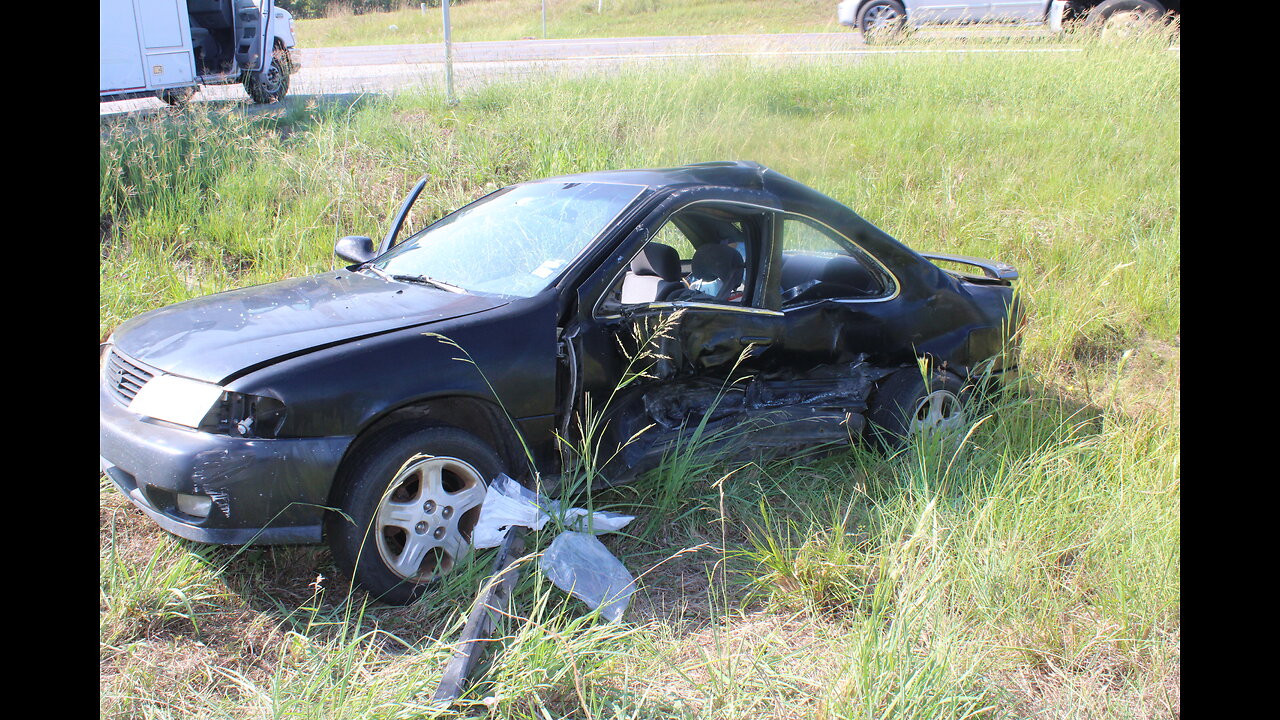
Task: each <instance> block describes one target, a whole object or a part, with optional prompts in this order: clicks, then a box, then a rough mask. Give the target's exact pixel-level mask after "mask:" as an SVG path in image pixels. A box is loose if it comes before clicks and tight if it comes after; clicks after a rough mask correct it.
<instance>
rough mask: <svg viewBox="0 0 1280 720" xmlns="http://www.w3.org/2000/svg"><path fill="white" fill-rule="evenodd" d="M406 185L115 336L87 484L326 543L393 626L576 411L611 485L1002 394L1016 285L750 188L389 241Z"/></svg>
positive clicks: (570, 183)
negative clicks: (281, 268) (261, 270)
mask: <svg viewBox="0 0 1280 720" xmlns="http://www.w3.org/2000/svg"><path fill="white" fill-rule="evenodd" d="M425 182H426V181H425V179H424V180H423V181H421V182H419V183H418V185H417V187H416V188H415V189H414V191H413V192H412V193H411V194H410V196H409V197H408V198H407V199H406V201H405V203H404V205H403V206H402V208H401V209H400V212H399V214H398V215H397V217H396V218H395V220H394V222H393V224H392V227H391V230H390V231H389V232H388V233H387V235H386V236H385V237H384V238H383V239H382V240H381V242H380V243H376V244H375V242H374V241H373V240H372V239H370V238H368V237H346V238H342V239H341V240H339V241H338V243H337V245H336V249H335V251H336V253H337V255H338V256H339V257H341V258H342V259H344V260H345V261H346V262H348V263H350V264H349V265H347V266H346V267H343V268H341V269H338V270H332V271H329V272H324V273H320V274H318V275H314V276H311V277H304V278H299V279H294V280H286V281H283V282H277V283H272V284H268V285H262V286H258V287H250V288H245V289H241V290H234V291H229V292H224V293H219V294H215V295H211V296H207V297H203V298H199V299H195V300H191V301H187V302H183V303H179V304H176V305H172V306H169V307H164V308H160V309H158V310H154V311H151V312H148V313H145V314H143V315H141V316H139V317H136V318H134V319H132V320H129V321H128V322H125V323H124V324H122V325H121V326H120V327H119V328H117V329H116V330H115V332H114V333H113V335H112V336H111V337H110V338H109V339H108V341H107V342H106V343H105V344H104V349H103V359H102V380H101V389H100V398H99V407H100V418H101V424H100V428H101V429H100V439H101V442H100V453H101V463H102V469H103V471H104V472H105V473H106V475H107V476H108V477H109V478H110V479H111V480H112V481H113V482H114V483H115V484H116V485H117V486H118V487H119V489H120V490H121V491H122V492H124V493H125V494H126V495H128V497H129V498H130V499H131V500H132V501H133V502H134V503H135V504H136V505H137V506H138V507H140V508H141V509H142V510H143V511H144V512H145V513H146V514H147V515H149V516H150V517H151V518H152V519H154V520H155V521H156V522H157V523H159V524H160V525H161V526H163V527H164V528H165V529H167V530H169V531H170V532H172V533H174V534H177V535H179V536H182V537H184V538H189V539H191V540H197V541H200V542H209V543H248V542H258V543H315V542H321V541H327V542H328V543H329V545H330V547H331V548H332V549H333V553H334V557H335V559H336V561H337V563H338V564H339V565H340V566H341V567H342V568H344V569H345V570H346V571H348V572H351V573H353V575H354V577H355V578H356V580H357V581H358V582H359V583H360V584H361V585H362V586H364V587H365V588H366V589H368V590H369V591H370V592H372V593H373V594H375V595H377V596H379V597H381V598H382V599H384V600H387V601H391V602H406V601H408V600H410V599H412V598H413V597H414V596H416V594H417V593H418V592H419V591H420V590H421V589H422V588H423V587H424V586H425V585H427V584H429V583H430V581H431V580H432V579H433V578H435V577H436V576H437V575H438V574H440V573H443V572H447V571H448V570H449V569H450V568H451V567H452V566H453V564H454V563H455V562H456V561H457V560H458V559H459V558H460V557H462V556H463V555H464V554H465V553H466V552H468V550H469V549H470V537H471V530H472V528H473V527H474V526H475V522H476V518H477V517H478V515H479V511H480V507H481V504H482V503H483V501H484V497H485V488H486V484H487V483H488V481H490V480H491V479H493V478H494V477H495V476H496V475H497V474H498V473H500V472H505V473H507V474H509V475H511V476H512V477H516V478H518V479H524V480H525V481H526V482H527V481H528V480H529V479H530V478H531V477H533V474H534V473H535V472H537V473H539V474H540V475H541V477H542V478H543V480H544V482H548V483H550V484H552V485H553V486H554V479H555V478H556V477H557V476H558V475H560V474H561V473H562V472H564V471H566V470H568V468H566V467H563V466H562V463H563V462H567V461H566V460H565V458H566V455H565V454H563V453H562V450H563V448H562V446H561V445H560V443H559V441H558V440H557V434H559V435H560V436H562V437H566V438H570V439H572V438H573V436H574V433H576V432H579V426H578V425H577V423H575V419H576V418H579V417H580V416H581V415H582V413H583V412H584V411H585V410H587V409H590V410H591V411H592V412H596V413H602V414H603V417H604V418H605V419H606V420H607V421H608V422H607V423H606V424H604V425H603V427H604V428H605V430H604V431H603V432H604V435H603V437H601V438H597V439H596V440H597V442H599V443H600V447H601V448H603V452H604V455H605V456H609V455H610V454H612V453H614V451H615V450H616V451H617V452H616V455H614V456H613V458H612V460H610V461H609V462H608V463H606V464H605V465H604V467H603V476H604V480H603V481H602V482H603V483H605V484H612V483H616V482H623V481H626V480H628V479H630V478H631V477H634V476H635V475H636V474H637V473H639V472H642V471H644V470H645V469H646V468H650V467H653V466H654V465H656V464H657V463H658V462H659V461H660V459H661V457H662V455H663V453H664V452H667V451H668V450H670V449H671V448H672V447H673V446H675V444H676V443H680V442H686V441H688V439H689V437H690V433H691V432H692V431H693V429H694V428H698V427H700V428H701V432H702V433H703V436H704V437H709V438H715V443H716V446H717V447H718V448H720V449H721V450H723V451H725V452H727V453H737V454H745V455H750V456H752V457H756V456H763V455H767V454H769V453H770V452H787V453H803V452H811V451H819V450H822V449H824V448H826V449H830V448H838V447H847V446H848V444H849V442H850V441H851V440H854V441H856V440H858V439H859V438H861V437H863V435H864V434H866V435H868V436H870V437H876V438H879V439H881V440H883V441H886V442H889V443H891V444H892V443H893V442H895V441H897V440H898V439H900V438H902V437H905V436H907V435H909V434H910V433H912V432H914V431H917V430H919V429H922V428H937V427H943V428H945V427H949V426H964V424H965V423H966V422H967V417H966V406H967V404H968V402H969V400H970V397H971V394H972V390H973V387H974V385H975V384H976V383H979V382H986V381H992V380H993V379H999V378H1002V377H1004V378H1007V377H1009V376H1010V375H1011V374H1012V372H1013V371H1014V370H1015V368H1016V362H1017V355H1016V348H1015V347H1014V346H1013V345H1012V339H1013V335H1014V332H1013V330H1014V329H1015V328H1016V327H1018V325H1019V322H1020V312H1019V310H1018V308H1017V305H1016V301H1015V298H1014V292H1013V288H1012V286H1011V281H1012V280H1013V279H1014V278H1016V277H1017V273H1016V272H1015V271H1014V269H1013V268H1012V267H1010V266H1008V265H1006V264H1004V263H1000V262H994V261H989V260H983V259H977V258H967V257H959V256H948V255H930V254H921V253H917V252H915V251H913V250H911V249H910V248H908V247H906V246H905V245H903V244H902V243H900V242H898V241H897V240H895V239H893V238H892V237H890V236H889V235H888V234H886V233H884V232H883V231H881V230H879V229H877V228H876V227H874V226H873V225H871V224H870V223H868V222H867V221H865V220H863V219H862V218H861V217H859V216H858V215H857V214H855V213H854V212H853V211H851V210H850V209H849V208H847V207H845V206H844V205H841V204H840V203H838V202H836V201H834V200H832V199H831V198H828V197H827V196H825V195H822V194H821V193H819V192H817V191H815V190H812V189H810V188H808V187H806V186H804V185H802V184H800V183H798V182H796V181H795V180H792V179H790V178H788V177H785V176H783V175H780V174H778V173H776V172H773V171H771V170H769V169H767V168H765V167H763V166H760V165H757V164H754V163H743V162H718V163H701V164H695V165H688V166H683V167H676V168H668V169H657V170H625V171H609V172H596V173H585V174H579V175H570V176H564V177H558V178H551V179H546V180H538V181H534V182H527V183H521V184H518V185H513V186H510V187H507V188H503V189H501V190H498V191H496V192H494V193H492V194H490V195H487V196H485V197H483V198H481V199H479V200H476V201H475V202H472V203H471V204H469V205H467V206H465V207H463V208H461V209H459V210H457V211H455V212H453V213H451V214H449V215H447V216H445V217H444V218H442V219H440V220H438V221H436V222H434V223H433V224H431V225H429V226H428V227H426V228H425V229H422V230H420V231H418V232H415V233H412V234H410V233H409V232H407V231H406V230H405V229H404V228H403V227H402V226H403V225H404V224H405V222H406V217H407V216H408V215H409V213H410V210H411V208H412V206H413V204H414V202H415V200H416V198H417V196H418V195H419V194H420V192H421V191H422V188H423V186H424V184H425ZM935 261H936V262H937V263H942V264H945V265H948V266H954V267H956V268H958V269H955V270H950V271H944V270H943V269H941V268H940V267H939V266H938V265H937V264H935ZM659 328H661V329H664V331H661V332H657V331H656V330H657V329H659ZM646 350H649V351H652V353H651V354H645V351H646ZM637 356H640V357H642V358H644V359H643V360H642V367H643V368H644V369H645V370H646V372H644V373H643V376H637V375H636V371H637V369H638V366H637V365H636V364H635V358H636V357H637ZM625 378H630V381H629V382H624V379H625ZM619 388H621V389H619ZM609 398H612V400H609ZM526 448H527V451H526ZM335 509H336V510H335ZM339 511H340V512H339Z"/></svg>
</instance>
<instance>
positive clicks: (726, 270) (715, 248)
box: [690, 244, 746, 288]
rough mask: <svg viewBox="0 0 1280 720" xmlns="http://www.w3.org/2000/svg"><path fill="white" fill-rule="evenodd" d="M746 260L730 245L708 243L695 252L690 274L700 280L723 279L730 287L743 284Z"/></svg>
mask: <svg viewBox="0 0 1280 720" xmlns="http://www.w3.org/2000/svg"><path fill="white" fill-rule="evenodd" d="M744 269H746V262H745V261H743V259H742V256H741V255H739V254H738V251H737V250H734V249H733V248H731V247H729V246H728V245H719V244H708V245H703V246H702V247H700V248H698V249H697V251H696V252H694V253H693V267H692V268H691V269H690V275H692V276H693V277H696V278H698V279H700V280H723V281H724V282H725V284H726V285H727V286H728V287H729V288H736V287H738V286H739V285H741V284H742V273H743V270H744Z"/></svg>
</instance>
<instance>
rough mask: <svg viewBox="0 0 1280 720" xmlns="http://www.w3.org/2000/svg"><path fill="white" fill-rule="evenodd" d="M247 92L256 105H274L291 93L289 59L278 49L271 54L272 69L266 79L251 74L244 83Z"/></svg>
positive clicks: (256, 74) (258, 74) (268, 71)
mask: <svg viewBox="0 0 1280 720" xmlns="http://www.w3.org/2000/svg"><path fill="white" fill-rule="evenodd" d="M244 89H245V92H247V93H249V97H251V98H253V101H254V102H256V103H273V102H276V101H277V100H279V99H280V98H282V97H284V94H285V93H287V92H289V59H288V58H287V57H286V56H285V52H284V51H283V50H281V49H279V48H276V50H275V52H273V53H271V67H270V69H268V70H267V76H266V78H265V79H264V78H263V77H262V75H261V74H260V73H256V72H255V73H249V76H248V77H247V78H245V81H244Z"/></svg>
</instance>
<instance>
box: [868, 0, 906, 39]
mask: <svg viewBox="0 0 1280 720" xmlns="http://www.w3.org/2000/svg"><path fill="white" fill-rule="evenodd" d="M906 27H907V11H906V9H905V8H904V7H902V3H899V2H897V1H896V0H873V1H872V2H869V3H867V4H866V5H863V6H862V9H861V10H859V11H858V29H859V30H861V31H862V39H863V40H865V41H866V42H868V43H872V42H875V41H877V40H881V39H883V38H890V37H899V36H901V35H902V34H903V32H905V31H906Z"/></svg>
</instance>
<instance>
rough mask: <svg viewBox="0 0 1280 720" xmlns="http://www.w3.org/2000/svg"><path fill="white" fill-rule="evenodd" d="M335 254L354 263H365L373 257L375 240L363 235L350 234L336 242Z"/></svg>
mask: <svg viewBox="0 0 1280 720" xmlns="http://www.w3.org/2000/svg"><path fill="white" fill-rule="evenodd" d="M333 254H334V255H337V256H338V257H340V258H342V259H343V260H346V261H347V262H352V263H356V264H359V263H363V262H368V261H370V260H372V259H373V257H374V252H373V240H372V239H371V238H367V237H365V236H363V235H348V236H346V237H344V238H339V240H338V242H336V243H334V246H333Z"/></svg>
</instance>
